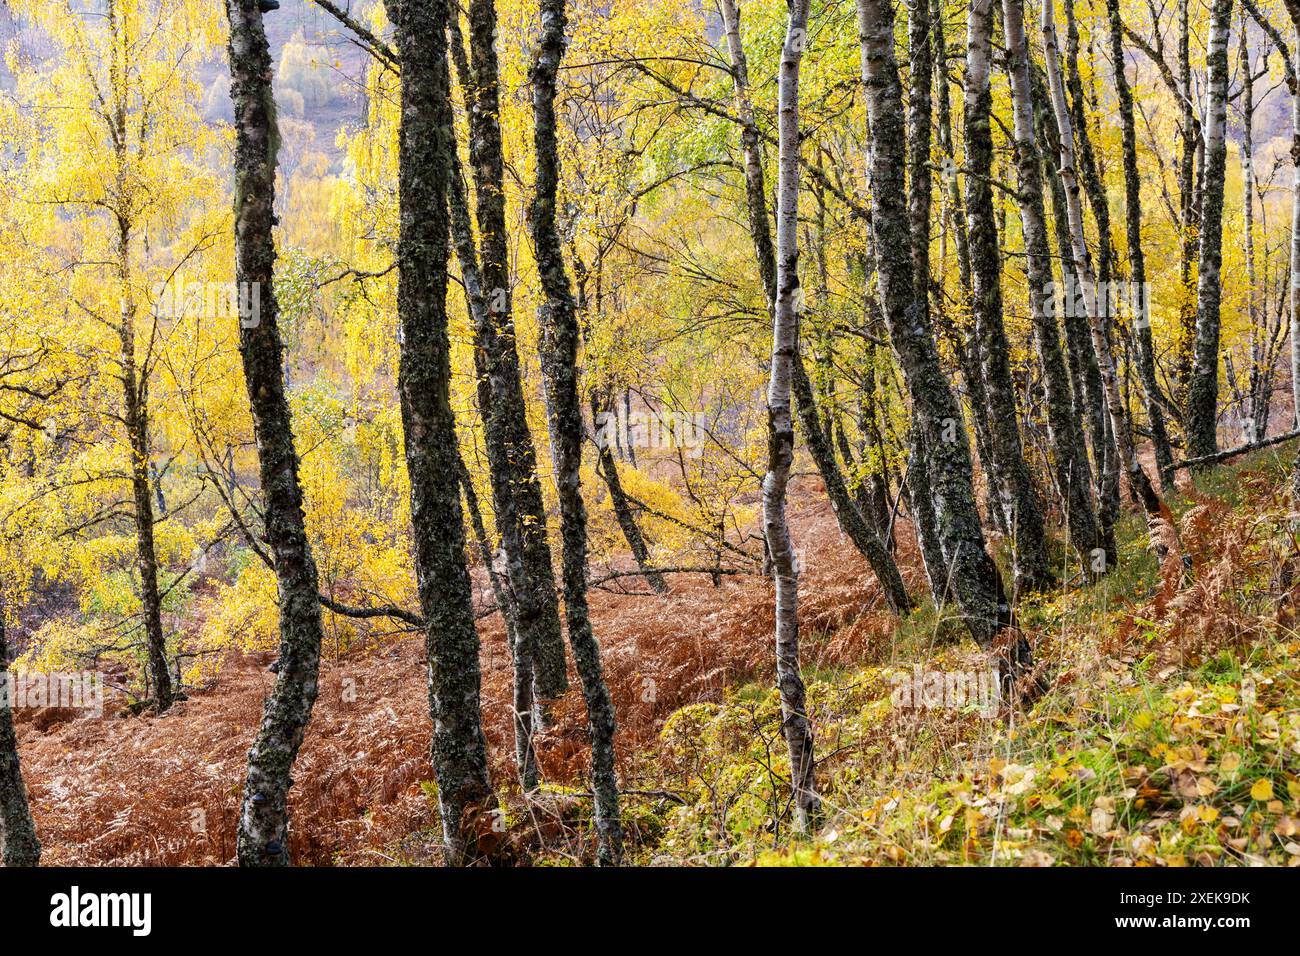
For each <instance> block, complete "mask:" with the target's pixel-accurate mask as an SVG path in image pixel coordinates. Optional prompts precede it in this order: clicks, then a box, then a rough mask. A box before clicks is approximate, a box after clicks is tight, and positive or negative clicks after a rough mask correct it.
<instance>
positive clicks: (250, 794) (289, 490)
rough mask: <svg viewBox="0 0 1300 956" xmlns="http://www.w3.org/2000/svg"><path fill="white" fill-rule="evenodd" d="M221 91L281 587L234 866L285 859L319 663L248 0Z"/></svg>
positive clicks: (259, 64) (244, 330) (272, 161)
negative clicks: (229, 107) (251, 295)
mask: <svg viewBox="0 0 1300 956" xmlns="http://www.w3.org/2000/svg"><path fill="white" fill-rule="evenodd" d="M226 12H227V14H228V16H229V18H230V42H229V55H230V95H231V99H232V100H233V101H234V107H235V131H236V140H235V182H236V192H235V279H236V281H237V282H239V283H241V284H244V283H246V284H247V285H241V288H248V289H252V288H254V287H256V288H258V290H259V296H260V313H259V314H258V315H256V316H254V317H253V318H252V319H250V320H249V321H246V322H242V323H241V329H240V336H239V352H240V356H241V358H242V359H243V365H244V379H245V382H246V384H247V386H248V395H249V399H250V404H251V406H252V414H253V429H254V434H255V437H256V439H257V457H258V464H259V471H260V476H261V483H262V494H263V497H264V499H265V517H266V540H267V543H268V544H269V545H270V547H271V553H272V555H273V557H274V564H275V576H276V582H277V584H278V587H279V595H280V661H279V663H280V667H279V671H278V673H277V676H276V681H275V687H274V689H273V690H272V691H271V695H270V696H269V697H268V698H267V700H266V706H265V709H264V711H263V713H262V724H261V727H260V729H259V730H258V734H257V737H256V739H255V740H254V742H253V747H252V750H250V751H249V754H248V778H247V781H246V782H245V784H244V797H243V807H242V809H241V812H240V819H239V838H238V853H239V862H240V864H241V865H243V866H275V865H287V864H288V862H289V807H288V799H289V788H290V786H292V783H293V781H292V780H291V779H290V776H289V775H290V772H291V771H292V769H293V763H294V759H295V758H296V757H297V755H298V748H299V747H300V746H301V745H302V740H303V735H304V733H305V732H306V729H307V722H308V720H309V719H310V718H311V709H312V705H313V704H314V703H315V701H316V693H317V677H318V672H319V668H320V645H321V611H320V603H319V599H318V593H319V592H318V584H317V575H316V563H315V561H314V560H313V559H312V553H311V546H310V544H309V542H308V540H307V532H306V528H305V524H304V517H303V508H302V488H301V486H300V484H299V481H298V455H297V452H296V450H295V448H294V441H293V430H292V422H291V420H290V414H289V402H288V400H287V399H286V397H285V393H284V381H283V379H282V368H283V352H284V350H283V345H282V343H281V340H280V331H279V325H278V308H277V304H276V299H275V290H274V286H273V279H274V274H275V244H274V240H273V238H272V227H273V226H274V224H275V212H274V206H275V167H276V147H277V145H278V143H279V135H278V133H277V132H276V126H275V101H274V99H273V96H272V91H271V55H270V51H269V49H268V47H267V41H266V32H265V30H264V29H263V26H262V14H261V13H260V12H259V8H258V3H257V0H226Z"/></svg>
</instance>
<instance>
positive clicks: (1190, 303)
mask: <svg viewBox="0 0 1300 956" xmlns="http://www.w3.org/2000/svg"><path fill="white" fill-rule="evenodd" d="M1189 6H1190V0H1179V4H1178V82H1179V85H1180V87H1181V88H1182V104H1181V105H1182V122H1181V127H1182V147H1183V148H1182V156H1181V157H1180V160H1179V166H1178V197H1179V205H1180V212H1181V213H1182V226H1183V236H1182V239H1183V242H1182V255H1181V268H1180V275H1181V277H1182V283H1183V289H1182V297H1181V300H1180V304H1179V305H1180V308H1179V326H1180V332H1181V335H1180V336H1179V343H1178V352H1177V356H1176V363H1175V369H1174V375H1175V379H1176V381H1177V382H1178V383H1179V385H1180V386H1181V388H1182V390H1183V392H1184V394H1183V395H1181V396H1180V398H1182V399H1183V400H1184V405H1185V400H1186V397H1187V396H1186V394H1185V393H1186V389H1187V386H1188V384H1189V382H1190V381H1191V377H1192V351H1193V343H1194V342H1195V340H1196V300H1195V298H1194V295H1193V289H1192V262H1193V256H1194V255H1195V253H1196V245H1197V237H1198V236H1199V234H1200V227H1201V222H1200V204H1199V202H1198V197H1197V191H1196V171H1197V163H1196V158H1197V153H1198V151H1199V150H1200V149H1201V147H1202V144H1203V142H1204V139H1203V135H1202V130H1201V121H1200V119H1199V118H1198V117H1197V115H1196V108H1195V105H1194V104H1193V103H1192V59H1191V25H1190V21H1189V16H1188V8H1189Z"/></svg>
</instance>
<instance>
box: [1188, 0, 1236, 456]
mask: <svg viewBox="0 0 1300 956" xmlns="http://www.w3.org/2000/svg"><path fill="white" fill-rule="evenodd" d="M1231 30H1232V0H1214V2H1213V3H1212V4H1211V7H1210V34H1209V40H1208V43H1207V47H1206V65H1207V69H1208V71H1209V79H1208V82H1207V90H1206V97H1205V172H1204V175H1203V176H1202V177H1201V178H1202V190H1201V244H1200V251H1199V267H1198V268H1199V272H1198V274H1197V279H1196V346H1195V351H1194V353H1193V360H1192V378H1191V381H1190V383H1189V384H1188V388H1187V454H1188V457H1191V458H1195V457H1199V456H1201V455H1212V454H1214V451H1215V449H1216V448H1217V447H1218V434H1217V432H1218V412H1219V408H1218V404H1219V302H1220V299H1221V298H1222V295H1223V287H1222V279H1221V276H1220V267H1221V266H1222V264H1223V190H1224V172H1225V168H1226V166H1227V160H1228V142H1227V137H1226V132H1227V109H1228V39H1229V34H1230V32H1231Z"/></svg>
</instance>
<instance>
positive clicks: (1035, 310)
mask: <svg viewBox="0 0 1300 956" xmlns="http://www.w3.org/2000/svg"><path fill="white" fill-rule="evenodd" d="M1002 16H1003V21H1002V22H1003V27H1004V30H1003V32H1004V34H1005V36H1006V43H1007V72H1008V73H1009V74H1010V79H1011V99H1012V109H1013V114H1014V125H1015V138H1016V169H1017V173H1018V176H1019V183H1018V184H1017V185H1018V197H1017V198H1018V199H1019V203H1020V221H1021V228H1022V229H1023V231H1024V238H1025V277H1026V282H1027V285H1028V287H1029V309H1030V314H1031V315H1032V317H1033V322H1034V342H1035V344H1036V345H1037V347H1038V360H1039V364H1040V365H1041V366H1042V369H1043V391H1044V392H1045V393H1046V398H1047V428H1048V434H1049V437H1050V439H1051V442H1052V451H1053V459H1054V463H1055V465H1056V482H1057V485H1058V487H1059V488H1060V489H1061V495H1062V497H1063V499H1064V500H1065V521H1066V527H1067V529H1068V531H1069V535H1070V541H1071V543H1072V544H1073V545H1074V548H1075V550H1076V551H1077V552H1078V553H1079V555H1080V557H1081V558H1083V560H1084V563H1085V566H1088V567H1090V566H1091V565H1092V562H1093V552H1094V550H1095V549H1097V548H1104V541H1103V539H1102V535H1101V529H1100V527H1099V526H1098V524H1097V516H1096V514H1095V513H1094V511H1093V508H1092V473H1091V470H1090V469H1089V467H1088V451H1087V448H1086V446H1085V445H1084V440H1083V429H1082V427H1081V426H1080V423H1079V418H1078V416H1077V415H1076V414H1075V409H1074V405H1073V403H1072V401H1071V399H1070V380H1069V373H1068V372H1067V371H1066V367H1065V358H1064V357H1063V356H1062V354H1061V344H1060V338H1059V331H1058V329H1057V327H1056V321H1055V319H1054V318H1053V309H1052V305H1053V296H1052V260H1051V250H1050V247H1049V245H1048V241H1047V222H1046V216H1045V213H1044V210H1043V176H1042V168H1043V167H1042V156H1041V155H1040V153H1039V150H1038V140H1037V138H1036V136H1035V134H1034V102H1033V87H1032V85H1031V81H1030V74H1029V42H1028V39H1027V38H1026V36H1025V5H1024V0H1002Z"/></svg>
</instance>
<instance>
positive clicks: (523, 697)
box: [457, 456, 541, 791]
mask: <svg viewBox="0 0 1300 956" xmlns="http://www.w3.org/2000/svg"><path fill="white" fill-rule="evenodd" d="M457 457H458V461H457V464H458V471H459V474H460V488H461V492H462V493H463V494H464V495H465V507H466V508H467V509H468V510H469V522H470V527H472V528H473V529H474V538H475V540H476V541H477V542H478V549H479V555H480V557H481V558H482V561H483V568H484V570H485V571H486V572H487V577H488V586H489V587H490V588H491V589H492V597H493V598H494V599H495V600H496V602H497V607H498V608H500V609H501V620H502V621H504V622H505V626H506V640H507V641H509V643H510V658H511V661H512V663H513V665H514V675H513V676H514V697H513V701H512V703H513V710H514V730H515V771H516V772H517V773H518V774H519V785H520V787H522V788H523V789H524V790H525V791H531V790H536V789H537V788H538V786H540V785H541V773H540V771H539V770H538V767H537V751H536V748H535V747H534V745H533V704H534V702H533V674H532V669H531V668H530V667H529V666H528V661H527V659H526V658H525V657H524V656H523V655H522V654H520V653H519V648H518V644H519V626H518V624H517V623H516V622H517V621H518V618H517V617H516V616H515V598H514V594H513V593H511V590H510V582H509V581H507V580H503V579H502V577H501V575H500V574H499V573H498V572H497V563H496V552H495V551H493V549H492V544H491V542H489V541H488V535H487V528H486V527H485V526H484V524H483V513H482V511H481V510H480V509H479V504H478V492H476V491H475V490H474V480H473V479H472V478H471V477H470V474H469V469H468V468H466V467H465V460H464V459H463V458H460V457H459V456H457Z"/></svg>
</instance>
